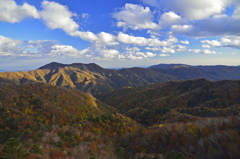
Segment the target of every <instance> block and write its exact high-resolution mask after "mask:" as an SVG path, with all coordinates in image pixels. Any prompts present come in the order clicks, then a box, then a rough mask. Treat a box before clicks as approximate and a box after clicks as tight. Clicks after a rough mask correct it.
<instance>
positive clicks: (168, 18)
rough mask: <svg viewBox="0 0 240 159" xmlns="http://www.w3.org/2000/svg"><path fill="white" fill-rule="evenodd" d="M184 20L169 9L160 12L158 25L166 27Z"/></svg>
mask: <svg viewBox="0 0 240 159" xmlns="http://www.w3.org/2000/svg"><path fill="white" fill-rule="evenodd" d="M184 22H185V20H183V19H182V18H181V17H180V16H179V15H177V14H176V13H174V12H172V11H170V12H166V13H164V14H162V16H161V18H160V19H159V25H160V26H161V28H166V27H168V26H172V25H176V24H182V23H184Z"/></svg>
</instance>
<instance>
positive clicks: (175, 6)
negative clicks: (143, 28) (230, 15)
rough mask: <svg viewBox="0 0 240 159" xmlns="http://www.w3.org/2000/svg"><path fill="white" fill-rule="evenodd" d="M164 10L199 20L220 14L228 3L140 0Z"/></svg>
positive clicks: (187, 0) (188, 0)
mask: <svg viewBox="0 0 240 159" xmlns="http://www.w3.org/2000/svg"><path fill="white" fill-rule="evenodd" d="M142 1H144V2H145V3H146V4H149V5H151V6H154V7H158V8H159V9H161V10H165V11H174V12H175V13H178V14H180V15H181V16H183V17H184V18H187V19H191V20H201V19H206V18H209V17H210V16H213V15H218V14H221V13H223V12H224V11H225V8H226V7H227V6H229V5H230V2H231V1H229V0H201V1H193V0H168V1H166V0H142Z"/></svg>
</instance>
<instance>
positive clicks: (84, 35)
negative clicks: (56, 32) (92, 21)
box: [70, 31, 98, 41]
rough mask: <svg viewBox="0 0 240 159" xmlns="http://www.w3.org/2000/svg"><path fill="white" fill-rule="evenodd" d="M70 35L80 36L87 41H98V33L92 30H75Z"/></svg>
mask: <svg viewBox="0 0 240 159" xmlns="http://www.w3.org/2000/svg"><path fill="white" fill-rule="evenodd" d="M70 35H71V36H78V37H80V38H81V39H82V40H85V41H97V40H98V37H97V35H95V34H94V33H92V32H90V31H87V32H83V31H75V32H73V33H71V34H70Z"/></svg>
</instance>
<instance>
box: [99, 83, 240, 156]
mask: <svg viewBox="0 0 240 159" xmlns="http://www.w3.org/2000/svg"><path fill="white" fill-rule="evenodd" d="M239 90H240V81H239V80H235V81H233V80H224V81H218V82H212V81H209V80H206V79H197V80H186V81H178V82H176V81H168V82H162V83H158V84H151V85H147V86H144V87H141V88H137V89H134V88H124V89H121V90H116V91H113V92H109V93H102V94H99V95H97V96H96V97H97V98H98V99H100V100H101V101H103V102H105V103H107V104H110V105H111V106H113V107H115V108H116V109H118V110H119V111H120V112H121V113H123V114H124V115H126V116H128V117H131V118H132V119H134V120H136V121H137V122H140V123H141V124H144V125H145V126H146V128H140V129H139V130H138V131H135V132H132V133H128V134H126V135H124V136H123V137H122V138H121V139H120V140H119V143H120V146H121V147H122V149H123V150H124V152H125V156H131V155H132V154H135V153H139V154H142V155H144V154H149V155H152V157H153V154H161V155H160V156H161V157H163V155H162V154H165V155H164V157H165V158H197V159H209V158H218V159H230V158H231V159H237V158H239V157H240V153H239V151H238V150H239V148H240V144H239V143H240V135H239V134H240V127H239V125H240V92H239ZM174 156H175V157H174Z"/></svg>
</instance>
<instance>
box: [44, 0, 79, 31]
mask: <svg viewBox="0 0 240 159" xmlns="http://www.w3.org/2000/svg"><path fill="white" fill-rule="evenodd" d="M42 8H43V10H42V11H41V12H40V14H41V16H42V19H43V21H44V23H45V24H46V25H47V27H49V28H50V29H62V30H64V31H65V32H66V33H67V34H73V33H75V32H76V31H77V30H78V28H79V25H78V24H77V23H76V22H75V21H74V20H73V19H72V17H73V16H76V14H74V13H72V12H71V11H69V10H68V7H67V6H63V5H61V4H59V3H57V2H49V1H46V0H45V1H43V2H42Z"/></svg>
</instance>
